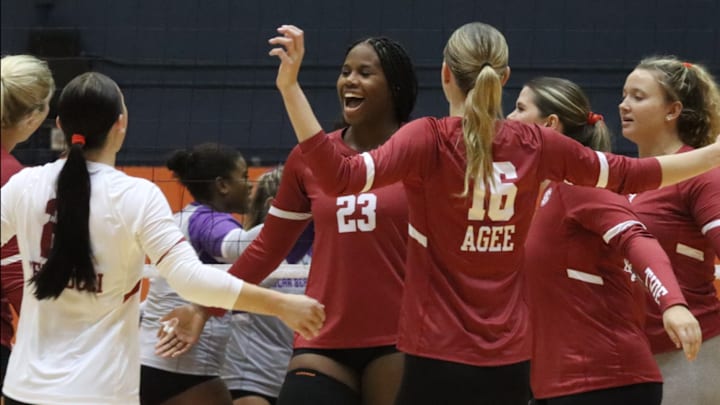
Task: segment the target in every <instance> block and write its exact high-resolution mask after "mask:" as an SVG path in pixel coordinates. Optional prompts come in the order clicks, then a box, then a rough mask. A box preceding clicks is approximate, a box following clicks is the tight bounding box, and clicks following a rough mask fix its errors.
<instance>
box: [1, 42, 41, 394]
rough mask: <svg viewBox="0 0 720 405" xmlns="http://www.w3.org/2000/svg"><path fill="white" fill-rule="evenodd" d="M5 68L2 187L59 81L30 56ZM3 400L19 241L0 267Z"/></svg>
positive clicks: (6, 62) (18, 290)
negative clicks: (19, 147) (15, 151)
mask: <svg viewBox="0 0 720 405" xmlns="http://www.w3.org/2000/svg"><path fill="white" fill-rule="evenodd" d="M0 66H2V83H1V84H0V86H1V87H2V88H1V90H2V98H1V99H0V100H2V128H1V129H0V131H1V132H0V135H1V136H2V147H1V148H0V155H1V157H0V163H2V171H0V173H2V185H3V186H4V185H5V183H7V181H8V180H9V179H10V177H11V176H12V175H13V174H15V173H17V172H19V171H20V170H21V169H22V165H21V164H20V162H18V160H17V159H15V157H14V156H13V155H11V154H10V152H12V150H13V149H14V148H15V145H17V144H18V143H21V142H25V141H26V140H27V139H28V138H29V137H30V135H32V134H33V133H34V132H35V131H36V130H37V129H38V128H39V127H40V124H42V123H43V121H44V120H45V118H46V117H47V115H48V112H49V111H50V107H49V105H48V104H49V102H50V98H51V97H52V95H53V92H54V91H55V82H54V81H53V78H52V73H51V72H50V69H49V68H48V66H47V63H45V62H44V61H41V60H39V59H37V58H35V57H34V56H30V55H8V56H4V57H3V58H2V61H0ZM0 276H1V280H0V351H2V353H1V354H0V397H2V382H3V380H4V379H5V369H6V368H7V364H8V359H9V357H10V349H11V343H10V342H11V341H12V337H13V331H14V330H15V328H14V327H13V324H12V320H13V319H12V312H11V310H10V306H11V305H12V307H13V309H14V310H15V311H16V312H17V313H20V305H21V303H22V288H23V274H22V263H21V261H20V254H19V251H18V245H17V241H16V240H15V238H13V239H11V240H10V241H9V242H8V243H7V244H6V245H4V246H3V247H2V264H0Z"/></svg>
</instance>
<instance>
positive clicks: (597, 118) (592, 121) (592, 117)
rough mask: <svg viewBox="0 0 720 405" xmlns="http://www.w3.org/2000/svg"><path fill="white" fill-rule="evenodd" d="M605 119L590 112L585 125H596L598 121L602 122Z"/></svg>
mask: <svg viewBox="0 0 720 405" xmlns="http://www.w3.org/2000/svg"><path fill="white" fill-rule="evenodd" d="M604 120H605V118H603V116H602V115H600V114H595V113H594V112H592V111H590V112H589V113H588V116H587V123H588V124H590V125H595V124H597V122H598V121H604Z"/></svg>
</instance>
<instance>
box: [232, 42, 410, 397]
mask: <svg viewBox="0 0 720 405" xmlns="http://www.w3.org/2000/svg"><path fill="white" fill-rule="evenodd" d="M337 92H338V97H339V100H340V103H341V108H342V114H343V119H344V121H345V123H346V125H345V126H343V128H341V129H339V130H337V131H334V132H333V133H331V134H330V135H329V139H330V140H331V142H332V143H333V144H334V145H336V147H337V148H338V150H340V153H341V154H342V155H344V156H355V155H359V154H360V153H362V152H366V151H369V150H372V149H374V148H376V147H378V146H379V145H381V144H383V143H384V142H387V140H388V139H390V138H391V136H392V134H393V133H394V132H395V131H396V130H397V129H398V128H400V127H401V125H403V123H405V122H407V121H408V120H409V116H410V113H411V111H412V109H413V106H414V105H415V99H416V95H417V80H416V77H415V72H414V69H413V65H412V63H411V61H410V58H409V56H408V55H407V53H406V52H405V50H404V49H403V48H402V46H401V45H400V44H398V43H397V42H395V41H392V40H390V39H388V38H369V39H365V40H362V41H359V42H357V43H354V44H352V45H351V46H350V47H349V48H348V50H347V52H346V55H345V60H344V62H343V65H342V67H341V69H340V74H339V76H338V79H337ZM311 219H312V220H313V224H314V227H315V238H314V241H313V258H312V262H311V265H310V272H309V278H308V284H307V290H306V293H307V294H308V295H309V296H311V297H315V298H317V299H318V300H320V301H321V302H323V304H325V305H326V309H327V316H328V318H327V321H326V323H325V326H324V327H323V329H322V331H321V332H320V335H319V336H318V337H316V338H315V339H313V340H311V341H310V340H307V339H305V338H304V337H302V336H297V337H296V339H295V350H294V353H293V357H292V359H291V360H290V365H289V372H288V374H287V376H286V378H285V381H284V383H283V386H282V390H281V392H280V396H279V399H278V404H282V405H286V404H299V405H302V404H313V405H322V404H328V405H335V404H348V405H352V404H360V403H371V404H378V405H383V404H391V403H392V402H393V401H394V398H395V396H396V391H397V387H398V386H399V383H400V379H401V373H402V362H403V355H402V354H401V353H399V352H398V350H397V348H396V347H395V344H396V342H397V325H398V313H399V309H400V298H401V296H402V291H403V278H404V266H403V262H404V260H405V253H406V251H405V249H406V242H407V233H406V232H407V199H406V198H405V194H404V192H403V190H402V185H400V184H389V185H388V186H387V187H382V188H378V189H376V190H374V191H372V192H360V190H358V192H354V193H346V194H345V195H343V196H337V197H336V196H328V195H326V194H325V193H324V192H323V191H322V189H321V188H320V186H319V184H317V182H316V180H315V178H314V177H313V176H312V174H311V172H310V169H309V167H308V166H307V164H306V162H305V160H304V159H303V157H302V152H301V151H300V149H299V148H295V149H293V151H292V152H291V153H290V156H289V157H288V160H287V162H286V164H285V169H284V172H283V177H282V180H281V183H280V190H279V191H278V195H277V198H276V199H275V201H274V202H273V203H272V207H271V208H270V211H269V213H268V216H267V218H266V220H265V226H264V228H263V230H262V232H261V233H260V235H259V236H258V238H257V239H256V240H255V241H254V242H253V243H252V244H251V245H250V247H249V248H248V249H247V250H246V251H245V252H244V253H243V255H242V256H241V257H240V259H239V260H238V261H237V262H235V264H233V266H232V269H231V271H230V272H231V273H233V274H236V275H238V276H239V277H242V278H243V279H246V280H253V281H256V282H257V281H260V280H262V279H263V278H265V277H266V276H267V275H268V274H269V273H270V272H271V271H272V270H274V269H275V268H276V267H277V266H278V264H280V262H281V261H282V260H283V259H284V258H285V256H286V255H287V252H288V251H289V250H290V248H291V247H292V246H293V244H294V243H295V241H296V240H297V238H298V236H299V235H300V233H301V232H302V230H303V229H304V228H305V226H306V225H307V223H308V222H309V221H310V220H311Z"/></svg>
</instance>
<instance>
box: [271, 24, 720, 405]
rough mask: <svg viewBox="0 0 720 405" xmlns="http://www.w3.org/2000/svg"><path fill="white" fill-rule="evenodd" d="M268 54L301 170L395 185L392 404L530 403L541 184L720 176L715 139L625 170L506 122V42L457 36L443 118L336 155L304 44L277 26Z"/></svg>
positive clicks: (619, 185)
mask: <svg viewBox="0 0 720 405" xmlns="http://www.w3.org/2000/svg"><path fill="white" fill-rule="evenodd" d="M278 33H279V36H276V37H274V38H272V39H270V43H271V44H272V45H274V46H276V47H275V48H273V49H272V50H271V51H270V55H274V56H277V57H278V58H279V59H280V61H281V63H280V67H279V69H278V76H277V79H276V85H277V87H278V89H279V90H280V93H281V95H282V97H283V101H284V103H285V107H286V109H287V111H288V115H289V117H290V120H291V122H292V125H293V128H294V129H295V133H296V135H297V137H298V140H299V142H301V143H300V151H301V153H302V158H303V159H304V162H306V164H307V165H308V166H309V167H310V169H311V170H312V173H313V175H314V176H315V179H316V180H317V182H318V184H319V185H320V186H321V187H322V189H323V190H324V191H325V192H327V193H330V194H332V195H346V194H350V193H364V192H369V191H371V190H373V189H375V188H380V187H385V186H388V185H391V184H394V183H396V182H399V181H401V182H402V183H403V185H404V187H405V191H406V194H407V197H408V206H409V236H410V239H409V243H408V257H407V262H406V266H405V270H406V273H405V291H404V295H403V303H402V309H401V314H400V327H399V336H398V347H399V348H400V349H401V350H402V351H404V352H405V353H406V360H405V370H404V375H403V381H402V385H401V387H400V391H399V394H398V399H397V403H398V404H413V405H417V404H437V403H452V404H481V403H493V404H517V405H526V404H527V402H528V398H529V389H528V372H529V364H528V359H529V357H530V347H529V340H528V339H527V334H528V322H527V308H526V307H525V303H524V301H523V299H522V286H523V284H522V283H521V277H520V272H519V270H520V268H521V266H522V262H523V256H524V255H523V244H524V242H525V237H526V235H527V231H528V227H529V224H530V219H531V217H532V215H533V212H534V207H535V201H536V197H537V194H538V187H539V185H540V183H541V182H542V181H543V180H545V179H550V180H554V181H561V180H564V179H566V180H568V181H570V182H572V183H575V184H578V185H588V186H596V187H604V188H609V189H612V190H614V191H618V192H636V191H643V190H646V189H652V188H657V187H660V186H667V185H670V184H673V183H676V182H678V181H681V180H684V179H686V178H688V177H691V176H693V175H697V174H699V173H701V172H703V171H707V170H709V169H711V168H713V167H716V166H718V165H720V141H719V142H717V143H716V144H714V145H712V146H709V147H706V148H703V149H698V150H696V151H694V152H689V153H687V154H682V155H677V156H670V157H667V156H666V157H660V158H657V159H654V158H650V159H644V160H637V159H630V158H626V157H620V156H615V155H612V154H606V153H601V152H595V151H592V150H591V149H589V148H585V147H583V146H582V145H580V144H579V143H577V142H576V141H574V140H571V139H569V138H568V137H566V136H564V135H561V134H558V133H557V132H556V131H554V130H550V129H544V128H540V127H537V126H527V125H525V124H522V123H518V122H508V121H503V120H502V119H501V116H502V114H501V94H502V85H503V83H505V82H506V81H507V79H508V77H509V74H510V69H509V67H508V49H507V45H506V42H505V39H504V37H503V36H502V34H501V33H500V32H499V31H497V30H496V29H495V28H493V27H491V26H489V25H486V24H482V23H470V24H466V25H464V26H462V27H460V28H458V29H457V30H455V32H454V33H453V34H452V36H451V37H450V39H449V40H448V43H447V45H446V47H445V50H444V52H443V56H444V61H443V64H442V68H441V72H442V73H441V82H442V87H443V90H444V93H445V96H446V98H447V100H448V102H449V107H450V108H449V112H450V116H449V117H445V118H441V119H435V118H422V119H418V120H415V121H413V122H411V123H408V124H406V125H404V126H403V127H401V128H400V129H399V130H398V131H397V133H396V134H395V135H394V136H393V137H391V138H390V139H389V140H388V141H387V142H385V143H384V144H383V145H382V146H380V147H378V148H377V149H375V150H372V151H370V152H367V153H363V154H360V155H354V156H345V155H343V154H342V153H340V152H339V150H338V147H337V145H335V143H334V142H332V138H331V137H328V136H326V135H325V134H324V133H323V131H322V128H321V126H320V124H319V123H318V121H317V119H316V118H315V117H314V114H313V111H312V109H311V107H310V105H309V103H308V102H307V99H306V98H305V96H304V93H303V92H302V89H301V87H300V85H299V84H298V82H297V75H298V71H299V68H300V64H301V61H302V57H303V55H304V52H305V49H304V41H303V32H302V31H301V30H300V29H299V28H297V27H294V26H289V25H283V26H281V27H279V28H278Z"/></svg>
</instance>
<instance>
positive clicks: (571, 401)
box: [533, 383, 662, 405]
mask: <svg viewBox="0 0 720 405" xmlns="http://www.w3.org/2000/svg"><path fill="white" fill-rule="evenodd" d="M660 402H662V383H642V384H632V385H624V386H622V387H613V388H606V389H602V390H595V391H588V392H581V393H579V394H572V395H566V396H562V397H556V398H548V399H536V400H534V402H533V405H604V404H633V405H660Z"/></svg>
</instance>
